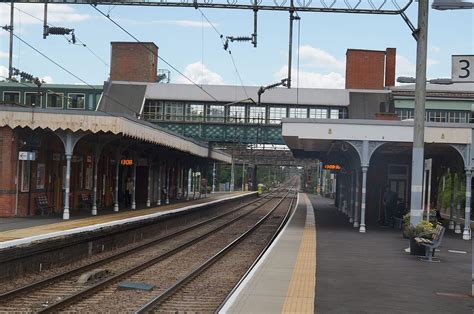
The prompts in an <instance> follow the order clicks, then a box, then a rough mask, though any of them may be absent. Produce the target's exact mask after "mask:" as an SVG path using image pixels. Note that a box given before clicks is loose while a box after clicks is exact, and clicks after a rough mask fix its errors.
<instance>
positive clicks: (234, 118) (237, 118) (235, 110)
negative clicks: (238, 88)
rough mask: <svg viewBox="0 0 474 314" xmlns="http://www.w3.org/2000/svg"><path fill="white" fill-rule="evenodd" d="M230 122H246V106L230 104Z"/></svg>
mask: <svg viewBox="0 0 474 314" xmlns="http://www.w3.org/2000/svg"><path fill="white" fill-rule="evenodd" d="M229 122H233V123H244V122H245V107H244V106H230V108H229Z"/></svg>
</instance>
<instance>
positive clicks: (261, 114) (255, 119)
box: [249, 107, 265, 123]
mask: <svg viewBox="0 0 474 314" xmlns="http://www.w3.org/2000/svg"><path fill="white" fill-rule="evenodd" d="M249 123H265V107H250V110H249Z"/></svg>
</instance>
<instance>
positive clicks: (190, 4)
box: [0, 0, 413, 15]
mask: <svg viewBox="0 0 474 314" xmlns="http://www.w3.org/2000/svg"><path fill="white" fill-rule="evenodd" d="M0 2H9V3H10V2H11V0H0ZM13 2H14V3H44V0H14V1H13ZM242 2H243V1H242ZM269 2H270V1H269ZM280 2H281V3H280V4H278V3H277V1H274V3H275V5H262V4H261V3H262V2H259V3H258V4H257V5H255V4H252V3H251V2H250V1H249V2H248V4H240V3H239V1H238V0H228V1H225V2H224V1H223V2H222V3H214V2H213V1H212V0H204V1H202V2H198V1H197V0H194V1H186V0H183V1H180V2H175V1H166V0H155V1H149V0H147V1H137V0H134V1H127V0H125V1H117V0H116V1H107V0H49V1H48V3H51V4H83V5H84V4H91V5H114V6H116V5H129V6H149V7H176V8H179V7H181V8H195V9H197V8H204V9H237V10H252V11H254V10H257V11H260V10H263V11H298V12H321V13H355V14H381V15H398V14H402V13H403V12H405V11H406V9H408V7H409V6H410V5H411V4H412V3H413V0H406V4H405V5H404V6H403V7H400V6H399V5H398V3H396V1H395V2H394V1H392V2H394V4H393V7H394V9H383V7H384V6H388V3H387V2H388V1H384V2H383V3H382V5H380V6H379V7H378V8H377V7H376V6H375V5H374V4H373V2H372V1H371V0H367V1H365V2H364V4H365V5H367V7H364V8H360V5H361V3H362V0H361V1H359V3H358V4H354V5H350V4H347V3H345V6H343V7H334V4H335V1H334V3H333V4H326V3H325V2H324V1H322V0H321V6H310V4H311V2H307V3H303V4H301V5H299V6H290V5H286V3H287V1H285V0H282V1H280ZM395 3H396V4H395ZM369 5H370V8H369Z"/></svg>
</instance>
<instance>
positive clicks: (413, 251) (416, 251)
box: [410, 238, 425, 256]
mask: <svg viewBox="0 0 474 314" xmlns="http://www.w3.org/2000/svg"><path fill="white" fill-rule="evenodd" d="M410 255H419V256H424V255H425V247H424V246H421V245H418V244H417V243H416V241H415V238H410Z"/></svg>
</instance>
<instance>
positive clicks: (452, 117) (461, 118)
mask: <svg viewBox="0 0 474 314" xmlns="http://www.w3.org/2000/svg"><path fill="white" fill-rule="evenodd" d="M447 121H448V122H451V123H468V113H467V112H459V111H448V112H447Z"/></svg>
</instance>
